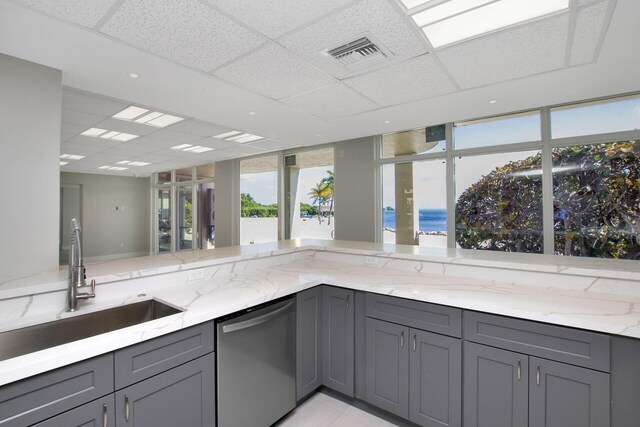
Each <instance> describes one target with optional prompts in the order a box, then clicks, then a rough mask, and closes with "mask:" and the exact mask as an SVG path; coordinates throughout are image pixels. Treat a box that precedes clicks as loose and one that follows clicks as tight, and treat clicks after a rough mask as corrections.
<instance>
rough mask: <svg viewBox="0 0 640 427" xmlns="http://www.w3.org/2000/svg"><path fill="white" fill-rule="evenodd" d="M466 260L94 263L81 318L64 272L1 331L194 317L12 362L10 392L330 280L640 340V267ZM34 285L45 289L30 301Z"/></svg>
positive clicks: (310, 255) (255, 256)
mask: <svg viewBox="0 0 640 427" xmlns="http://www.w3.org/2000/svg"><path fill="white" fill-rule="evenodd" d="M467 252H470V251H456V250H445V249H442V250H441V249H424V248H414V247H402V246H394V245H376V244H368V243H357V242H319V241H309V242H300V241H290V242H279V243H273V244H266V245H254V246H251V247H242V248H238V247H235V248H224V249H217V250H213V251H202V252H193V253H189V254H186V255H184V254H179V255H177V256H176V255H172V256H161V257H143V258H133V259H130V260H124V261H117V262H116V261H111V262H106V263H101V264H92V265H88V266H87V268H88V269H89V272H88V276H89V278H91V277H97V278H100V279H102V280H101V281H100V283H101V285H100V286H98V291H97V294H98V296H97V297H96V299H95V300H92V301H90V302H88V303H81V305H80V310H79V312H77V314H76V313H74V314H69V313H65V312H64V309H63V305H64V304H63V301H64V294H65V292H64V289H65V287H66V272H64V271H61V272H59V273H58V274H59V276H58V277H56V278H55V280H54V281H52V282H49V283H44V282H42V280H41V282H42V283H39V282H38V281H37V280H36V279H34V278H30V279H28V281H30V282H28V283H27V284H26V285H25V287H24V288H22V291H23V294H19V293H18V289H19V288H20V287H19V286H8V287H6V288H4V289H3V288H2V285H0V322H2V323H1V325H2V326H0V331H1V330H7V329H14V328H18V327H23V326H27V325H30V324H34V323H40V322H43V321H51V320H55V319H59V318H63V317H70V316H73V315H81V314H83V313H88V312H91V311H96V310H100V309H104V308H108V307H113V306H118V305H122V304H127V303H131V302H135V301H138V300H144V299H149V298H155V299H158V300H160V301H163V302H166V303H168V304H170V305H174V306H177V307H181V308H183V309H185V310H186V311H184V312H183V313H180V314H176V315H172V316H168V317H165V318H162V319H157V320H154V321H151V322H147V323H143V324H140V325H135V326H131V327H128V328H124V329H120V330H117V331H114V332H109V333H106V334H101V335H98V336H95V337H91V338H87V339H84V340H80V341H76V342H73V343H69V344H64V345H61V346H57V347H54V348H51V349H46V350H42V351H39V352H35V353H31V354H27V355H24V356H20V357H15V358H13V359H8V360H5V361H1V362H0V385H3V384H7V383H10V382H13V381H17V380H19V379H22V378H26V377H29V376H32V375H35V374H38V373H42V372H45V371H48V370H51V369H55V368H58V367H61V366H65V365H68V364H71V363H75V362H77V361H80V360H84V359H87V358H90V357H94V356H97V355H100V354H103V353H106V352H110V351H114V350H117V349H119V348H123V347H126V346H129V345H132V344H136V343H138V342H141V341H144V340H146V339H150V338H153V337H156V336H160V335H163V334H166V333H169V332H172V331H175V330H179V329H181V328H185V327H188V326H192V325H195V324H198V323H201V322H205V321H209V320H213V319H216V318H219V317H221V316H224V315H226V314H230V313H233V312H235V311H238V310H242V309H244V308H248V307H251V306H255V305H258V304H260V303H263V302H267V301H270V300H273V299H276V298H280V297H282V296H286V295H290V294H294V293H296V292H299V291H301V290H304V289H306V288H310V287H313V286H316V285H319V284H330V285H335V286H342V287H345V288H351V289H356V290H363V291H369V292H376V293H381V294H388V295H394V296H398V297H403V298H410V299H415V300H420V301H428V302H432V303H438V304H444V305H450V306H455V307H460V308H465V309H472V310H479V311H485V312H489V313H495V314H500V315H506V316H513V317H518V318H522V319H529V320H535V321H542V322H548V323H553V324H558V325H565V326H570V327H577V328H583V329H588V330H593V331H599V332H604V333H611V334H618V335H624V336H629V337H635V338H640V281H637V279H638V278H640V268H639V267H635V263H634V262H625V261H621V262H611V261H609V262H603V260H574V259H571V260H569V259H564V258H560V257H543V256H530V255H529V256H516V257H504V259H501V258H500V256H499V255H500V254H496V253H489V254H487V253H483V254H478V253H472V254H469V253H467ZM507 255H512V254H507ZM537 257H538V258H537ZM558 258H560V259H558ZM170 260H173V264H172V263H171V262H170ZM605 266H611V268H605ZM614 267H615V268H614ZM193 268H202V269H203V271H204V279H202V280H192V281H190V280H189V279H188V271H187V270H189V269H193ZM127 269H128V270H127ZM92 273H93V274H92ZM53 276H54V275H52V276H51V277H53ZM40 278H41V279H42V277H40ZM61 279H62V280H61ZM107 279H111V280H110V281H109V283H105V282H107V281H108V280H107ZM15 283H16V282H12V284H13V285H15ZM23 283H25V282H23ZM61 283H62V287H60V284H61ZM24 289H29V290H31V291H34V293H33V294H30V295H24ZM2 292H5V294H4V298H2V297H3V294H2Z"/></svg>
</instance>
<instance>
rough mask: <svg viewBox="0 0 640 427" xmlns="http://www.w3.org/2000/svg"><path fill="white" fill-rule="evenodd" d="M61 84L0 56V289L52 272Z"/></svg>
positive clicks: (51, 72) (51, 74)
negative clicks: (24, 279) (1, 284)
mask: <svg viewBox="0 0 640 427" xmlns="http://www.w3.org/2000/svg"><path fill="white" fill-rule="evenodd" d="M61 78H62V76H61V72H60V71H59V70H55V69H53V68H48V67H44V66H42V65H38V64H34V63H31V62H27V61H23V60H20V59H17V58H13V57H11V56H7V55H3V54H0V148H1V150H2V166H1V167H0V197H2V208H1V209H0V283H2V282H4V281H7V280H11V279H16V278H19V277H25V276H30V275H34V274H38V273H41V272H44V271H49V270H55V269H57V268H58V227H59V226H58V223H59V220H58V216H59V208H58V206H59V203H60V202H59V199H60V185H59V180H58V176H59V174H58V171H59V168H60V166H59V157H58V156H59V155H60V115H61V102H62V101H61V99H62V98H61V97H62V81H61Z"/></svg>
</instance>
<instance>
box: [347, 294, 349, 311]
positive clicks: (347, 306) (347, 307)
mask: <svg viewBox="0 0 640 427" xmlns="http://www.w3.org/2000/svg"><path fill="white" fill-rule="evenodd" d="M347 310H349V294H347Z"/></svg>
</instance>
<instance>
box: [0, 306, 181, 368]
mask: <svg viewBox="0 0 640 427" xmlns="http://www.w3.org/2000/svg"><path fill="white" fill-rule="evenodd" d="M180 312H181V310H179V309H177V308H174V307H171V306H169V305H166V304H163V303H161V302H159V301H156V300H147V301H142V302H138V303H134V304H127V305H122V306H118V307H114V308H109V309H106V310H101V311H96V312H93V313H87V314H82V315H80V316H74V317H69V318H67V319H61V320H56V321H53V322H48V323H41V324H39V325H33V326H29V327H26V328H20V329H14V330H11V331H7V332H2V333H0V360H6V359H10V358H12V357H16V356H21V355H23V354H28V353H32V352H34V351H38V350H44V349H45V348H49V347H54V346H56V345H60V344H65V343H68V342H72V341H77V340H81V339H83V338H88V337H92V336H94V335H99V334H103V333H105V332H111V331H115V330H117V329H122V328H126V327H127V326H132V325H137V324H140V323H144V322H149V321H151V320H155V319H160V318H162V317H166V316H170V315H172V314H176V313H180Z"/></svg>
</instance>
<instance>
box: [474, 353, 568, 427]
mask: <svg viewBox="0 0 640 427" xmlns="http://www.w3.org/2000/svg"><path fill="white" fill-rule="evenodd" d="M528 359H529V357H528V356H526V355H524V354H518V353H514V352H511V351H506V350H500V349H497V348H493V347H487V346H484V345H480V344H475V343H471V342H465V343H464V384H463V390H464V391H463V393H464V399H463V400H464V425H465V427H527V425H528V407H529V399H528V375H529V369H528V363H529V361H528ZM565 427H568V426H565Z"/></svg>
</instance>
